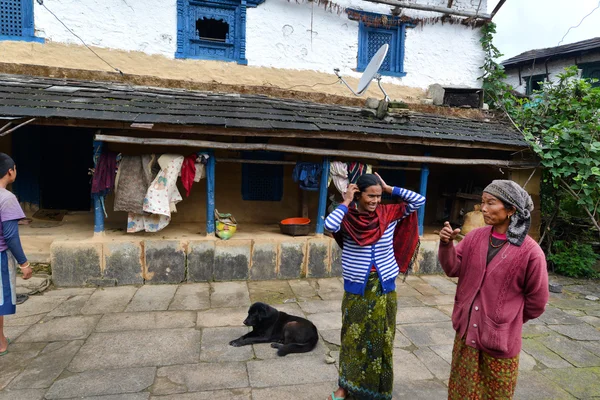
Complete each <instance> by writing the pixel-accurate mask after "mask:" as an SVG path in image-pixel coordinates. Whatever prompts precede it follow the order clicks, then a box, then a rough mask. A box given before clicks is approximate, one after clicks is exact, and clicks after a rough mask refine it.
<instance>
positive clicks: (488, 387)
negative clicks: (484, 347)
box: [448, 334, 519, 400]
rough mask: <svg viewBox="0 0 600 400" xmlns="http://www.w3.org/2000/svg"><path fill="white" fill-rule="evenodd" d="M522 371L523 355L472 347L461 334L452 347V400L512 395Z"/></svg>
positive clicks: (449, 388)
mask: <svg viewBox="0 0 600 400" xmlns="http://www.w3.org/2000/svg"><path fill="white" fill-rule="evenodd" d="M518 374H519V356H518V355H517V356H516V357H513V358H495V357H492V356H490V355H489V354H487V353H485V352H483V351H481V350H477V349H475V348H473V347H469V346H467V345H466V343H465V339H461V338H460V337H459V335H458V334H457V335H456V337H455V339H454V349H453V350H452V368H451V370H450V381H449V382H448V400H492V399H494V400H495V399H503V400H507V399H512V398H513V395H514V394H515V388H516V386H517V376H518Z"/></svg>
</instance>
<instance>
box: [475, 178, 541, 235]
mask: <svg viewBox="0 0 600 400" xmlns="http://www.w3.org/2000/svg"><path fill="white" fill-rule="evenodd" d="M483 191H484V192H486V193H489V194H491V195H492V196H494V197H497V198H498V199H500V200H502V201H503V202H505V203H507V204H510V205H511V206H514V207H515V208H516V209H517V211H516V212H515V214H514V215H513V216H512V217H511V218H510V224H509V225H508V232H507V233H506V237H507V239H508V242H509V243H511V244H514V245H515V246H521V245H522V244H523V241H524V240H525V237H526V236H527V232H529V227H530V226H531V211H533V201H532V200H531V196H529V194H528V193H527V192H526V191H525V190H524V189H523V188H522V187H521V186H519V185H518V184H517V183H515V182H513V181H509V180H495V181H492V183H490V184H489V185H488V186H487V187H486V188H485V189H484V190H483Z"/></svg>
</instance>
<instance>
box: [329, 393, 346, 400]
mask: <svg viewBox="0 0 600 400" xmlns="http://www.w3.org/2000/svg"><path fill="white" fill-rule="evenodd" d="M344 399H345V397H335V391H333V392H331V400H344Z"/></svg>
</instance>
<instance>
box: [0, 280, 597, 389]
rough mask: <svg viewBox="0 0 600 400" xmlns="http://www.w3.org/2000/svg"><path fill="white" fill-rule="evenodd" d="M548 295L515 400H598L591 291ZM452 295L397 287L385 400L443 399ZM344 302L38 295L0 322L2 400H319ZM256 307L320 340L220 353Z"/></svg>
mask: <svg viewBox="0 0 600 400" xmlns="http://www.w3.org/2000/svg"><path fill="white" fill-rule="evenodd" d="M551 281H553V282H560V283H561V284H563V285H564V292H563V293H562V294H554V293H553V294H551V300H550V306H549V307H548V309H547V311H546V313H545V314H544V315H543V316H542V317H541V318H539V319H538V320H535V321H531V322H529V323H528V324H526V326H525V329H524V332H523V335H524V344H523V351H522V352H521V363H520V370H521V371H520V375H519V383H518V387H517V393H516V396H515V398H516V399H540V400H548V399H591V398H597V399H600V302H599V301H593V300H587V299H585V297H586V296H588V295H595V296H598V297H600V294H599V293H600V288H599V283H598V281H596V282H592V283H590V282H589V281H579V282H578V281H575V280H571V279H565V278H558V277H552V279H551ZM455 288H456V285H455V283H454V281H452V280H450V279H447V278H445V277H443V276H439V275H429V276H409V277H408V279H407V282H406V283H400V282H399V283H398V291H397V293H398V315H397V332H396V344H395V347H396V348H395V353H394V364H395V389H394V399H432V400H435V399H445V398H446V385H447V380H448V376H449V371H450V364H449V363H450V359H451V350H452V342H453V336H454V331H453V330H452V326H451V322H450V314H451V310H452V302H453V299H454V292H455ZM342 293H343V288H342V282H341V280H340V279H339V278H329V279H312V280H311V279H305V280H290V281H261V282H257V281H249V282H246V281H243V282H215V283H210V284H209V283H196V284H182V285H146V286H142V287H134V286H122V287H111V288H99V289H94V288H76V289H56V290H50V291H46V292H45V293H44V294H43V295H38V296H32V297H30V298H29V300H28V301H27V302H25V303H24V304H22V305H20V306H18V308H17V314H16V315H14V316H10V317H7V318H6V328H5V331H6V335H7V336H8V337H10V338H11V339H12V340H13V344H11V346H10V347H9V350H10V352H9V353H8V354H7V355H6V356H3V357H0V400H39V399H98V400H100V399H104V400H117V399H118V400H147V399H165V400H166V399H168V400H179V399H181V400H192V399H195V400H203V399H211V400H221V399H234V400H242V399H243V400H250V399H252V400H267V399H297V400H300V399H302V400H304V399H306V400H314V399H317V400H318V399H325V398H326V397H327V395H328V394H329V393H331V390H332V389H333V388H334V387H335V382H336V379H337V358H338V355H339V353H338V346H339V335H340V327H341V312H340V303H341V298H342ZM254 301H264V302H268V303H270V304H272V305H274V306H276V307H277V308H278V309H279V310H282V311H285V312H288V313H291V314H296V315H301V316H306V317H307V318H309V319H310V320H312V321H313V322H314V323H315V324H316V325H317V327H318V328H319V331H320V334H321V338H322V339H323V340H321V341H320V342H319V345H318V346H317V348H316V349H315V350H314V351H313V352H311V353H307V354H300V355H298V354H296V355H290V356H287V357H284V358H278V357H277V356H276V355H275V350H274V349H272V348H271V347H270V346H269V345H268V344H264V345H256V346H246V347H241V348H234V347H231V346H229V345H228V342H229V341H230V340H231V339H234V338H236V337H238V336H240V335H241V334H243V333H245V332H247V328H246V327H244V326H243V324H242V321H243V320H244V318H245V316H246V312H247V308H248V306H249V305H250V304H251V302H254ZM333 360H335V362H334V363H331V362H332V361H333ZM328 362H329V363H328Z"/></svg>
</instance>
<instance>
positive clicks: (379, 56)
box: [334, 43, 390, 102]
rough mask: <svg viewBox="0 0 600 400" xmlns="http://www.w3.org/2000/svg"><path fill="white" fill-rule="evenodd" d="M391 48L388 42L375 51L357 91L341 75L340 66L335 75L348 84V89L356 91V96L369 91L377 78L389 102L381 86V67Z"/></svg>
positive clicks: (386, 97)
mask: <svg viewBox="0 0 600 400" xmlns="http://www.w3.org/2000/svg"><path fill="white" fill-rule="evenodd" d="M389 48H390V46H389V45H388V44H387V43H386V44H384V45H383V46H381V47H380V48H379V50H377V53H375V55H374V56H373V58H371V61H369V64H368V65H367V68H365V72H363V74H362V76H361V77H360V80H359V81H358V87H357V88H356V91H355V90H354V89H352V88H351V87H350V85H348V82H346V81H345V80H344V78H342V77H341V75H340V70H339V68H336V69H335V70H334V72H335V75H336V76H337V77H338V78H339V79H340V81H342V82H343V83H344V85H346V87H347V88H348V89H350V91H351V92H352V93H354V95H355V96H359V97H360V96H362V95H363V94H364V93H365V92H366V91H367V89H368V88H369V85H371V82H373V79H376V80H377V85H378V86H379V89H381V91H382V92H383V95H384V96H385V97H384V100H385V101H386V102H389V101H390V98H389V96H388V95H387V93H386V92H385V90H383V87H382V86H381V74H380V73H379V68H381V64H383V60H385V56H386V55H387V52H388V50H389Z"/></svg>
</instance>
